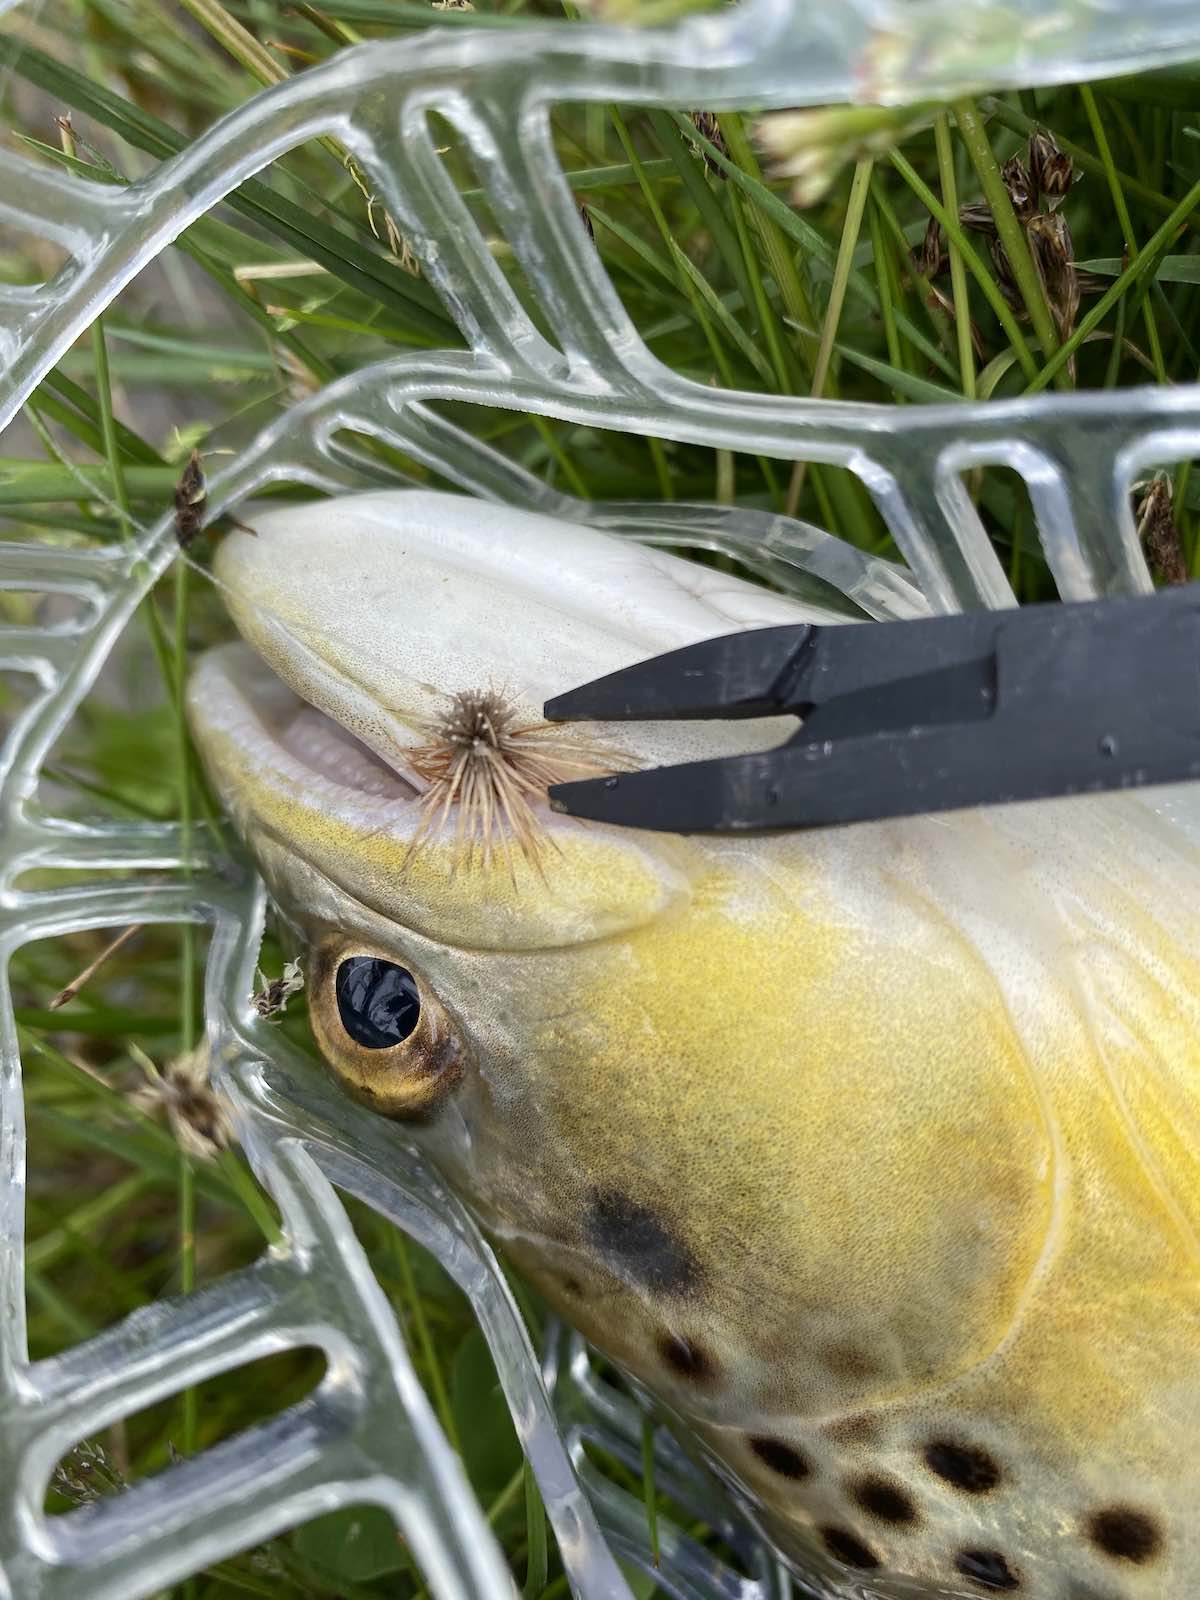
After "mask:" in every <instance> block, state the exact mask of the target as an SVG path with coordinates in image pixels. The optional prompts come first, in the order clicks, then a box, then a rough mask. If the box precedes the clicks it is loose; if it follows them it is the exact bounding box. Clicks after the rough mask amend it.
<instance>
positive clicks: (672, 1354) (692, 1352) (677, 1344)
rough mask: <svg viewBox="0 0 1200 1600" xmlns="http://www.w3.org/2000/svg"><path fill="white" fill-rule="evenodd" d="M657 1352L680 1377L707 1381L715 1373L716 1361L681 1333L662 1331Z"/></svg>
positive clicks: (698, 1381)
mask: <svg viewBox="0 0 1200 1600" xmlns="http://www.w3.org/2000/svg"><path fill="white" fill-rule="evenodd" d="M658 1353H659V1355H660V1356H662V1358H663V1360H664V1361H665V1362H666V1364H667V1366H669V1367H670V1368H671V1369H672V1371H674V1372H677V1373H678V1374H679V1376H680V1377H681V1378H692V1379H694V1380H695V1382H697V1383H707V1382H709V1381H711V1379H713V1378H715V1377H716V1375H717V1366H716V1362H715V1361H714V1360H713V1358H712V1357H711V1356H710V1355H709V1354H708V1352H707V1351H706V1350H704V1349H703V1348H702V1347H701V1346H700V1345H698V1344H696V1343H695V1342H694V1341H693V1340H691V1339H685V1338H684V1337H683V1336H682V1335H681V1334H678V1333H664V1334H663V1335H662V1337H661V1338H660V1339H659V1341H658Z"/></svg>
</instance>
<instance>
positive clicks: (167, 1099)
mask: <svg viewBox="0 0 1200 1600" xmlns="http://www.w3.org/2000/svg"><path fill="white" fill-rule="evenodd" d="M129 1053H130V1055H132V1056H133V1058H134V1060H135V1061H136V1062H137V1063H138V1065H139V1066H140V1067H141V1068H142V1071H143V1072H144V1073H145V1074H146V1077H147V1080H148V1082H147V1083H146V1085H145V1087H144V1088H141V1089H138V1090H137V1091H136V1092H135V1093H134V1094H132V1095H131V1096H130V1103H131V1104H132V1105H134V1106H136V1107H137V1108H138V1110H139V1111H144V1112H146V1113H147V1114H151V1115H152V1114H153V1113H155V1112H156V1111H159V1110H165V1111H166V1113H167V1122H168V1123H169V1124H170V1128H171V1132H172V1133H173V1134H174V1135H175V1138H176V1139H177V1140H178V1142H179V1144H180V1146H181V1147H182V1149H184V1150H186V1151H187V1153H188V1154H189V1155H191V1156H195V1157H197V1158H198V1159H199V1160H201V1161H211V1160H212V1159H213V1158H214V1157H215V1156H216V1155H218V1154H219V1153H220V1151H222V1150H224V1149H226V1148H227V1146H229V1145H231V1144H232V1143H233V1126H232V1124H231V1123H230V1121H229V1115H228V1113H227V1112H226V1110H225V1107H224V1106H223V1105H222V1103H221V1101H220V1100H218V1099H217V1096H216V1094H215V1093H214V1091H213V1087H212V1082H211V1079H210V1071H211V1063H210V1061H209V1054H208V1045H207V1044H200V1045H198V1046H197V1047H196V1049H195V1050H188V1051H186V1052H185V1053H184V1054H183V1055H181V1056H176V1057H175V1059H174V1060H173V1061H168V1062H167V1064H166V1066H165V1067H164V1068H163V1069H162V1071H161V1072H160V1071H159V1070H158V1068H157V1067H156V1066H155V1064H154V1062H153V1061H151V1059H150V1057H149V1056H148V1055H147V1054H146V1053H145V1051H144V1050H141V1049H139V1048H138V1046H137V1045H134V1044H131V1045H130V1046H129Z"/></svg>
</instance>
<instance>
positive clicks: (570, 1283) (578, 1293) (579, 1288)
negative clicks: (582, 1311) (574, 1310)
mask: <svg viewBox="0 0 1200 1600" xmlns="http://www.w3.org/2000/svg"><path fill="white" fill-rule="evenodd" d="M562 1286H563V1288H564V1289H565V1290H566V1291H567V1293H568V1294H569V1295H571V1297H572V1298H573V1299H575V1300H582V1299H583V1285H582V1284H581V1283H580V1281H579V1279H578V1278H571V1277H566V1278H564V1279H563V1281H562Z"/></svg>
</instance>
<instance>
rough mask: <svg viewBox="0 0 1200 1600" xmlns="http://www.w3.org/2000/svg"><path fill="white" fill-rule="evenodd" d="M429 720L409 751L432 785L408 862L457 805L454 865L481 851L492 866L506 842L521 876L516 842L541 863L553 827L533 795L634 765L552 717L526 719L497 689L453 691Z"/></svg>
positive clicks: (469, 861)
mask: <svg viewBox="0 0 1200 1600" xmlns="http://www.w3.org/2000/svg"><path fill="white" fill-rule="evenodd" d="M422 727H423V731H424V732H425V733H427V735H428V738H427V741H426V743H424V744H422V745H418V746H416V748H415V749H410V750H406V751H405V752H404V757H405V761H406V762H407V764H408V765H409V766H410V767H411V768H412V770H413V771H414V772H415V773H416V774H417V776H418V777H420V778H423V779H424V780H425V781H426V783H427V784H428V785H429V787H428V789H427V790H426V792H425V796H424V800H423V802H422V807H421V821H420V823H419V825H418V827H417V831H416V833H415V834H414V836H413V841H412V845H411V847H410V849H409V852H408V858H407V861H408V862H411V861H412V860H413V859H414V858H415V856H416V855H417V854H418V853H419V851H420V849H421V847H422V846H423V845H425V844H426V843H427V842H428V841H429V839H430V838H431V837H432V836H433V835H434V834H435V833H438V832H440V831H441V830H442V828H443V827H444V826H445V824H446V822H447V821H448V820H449V817H450V814H451V812H452V811H457V820H456V824H455V839H454V865H455V869H457V868H458V866H459V865H460V864H465V865H467V866H468V867H469V866H471V865H472V864H473V863H474V862H475V860H476V856H477V855H478V858H479V861H480V864H481V865H482V866H483V867H485V868H486V867H488V866H489V865H490V864H491V861H492V857H493V853H494V848H495V845H496V844H497V842H499V845H500V849H501V850H502V852H503V854H504V857H505V859H506V861H507V862H508V866H509V872H510V874H513V875H514V879H515V873H514V870H513V868H514V864H513V859H512V854H511V850H510V840H515V841H516V844H517V847H518V849H519V850H520V852H521V854H522V855H523V856H524V857H525V859H526V861H528V862H529V863H530V864H531V865H533V866H535V867H537V869H538V870H539V871H541V850H542V847H543V845H544V844H546V843H547V835H546V832H545V829H544V826H543V824H542V822H541V820H540V819H539V817H538V814H537V812H536V811H535V810H534V808H533V804H532V802H533V801H534V800H539V799H541V800H544V799H545V797H546V792H547V790H548V789H549V788H550V786H551V784H555V783H565V782H568V781H569V780H571V779H573V778H578V777H584V776H587V775H589V774H596V773H599V772H611V771H613V769H614V768H615V767H619V766H623V765H628V763H627V762H624V761H623V760H622V759H621V758H620V757H619V756H616V755H614V753H613V752H612V751H607V750H603V749H601V748H600V747H599V746H598V745H593V744H589V743H587V742H586V741H584V740H580V739H572V738H571V737H570V736H569V735H568V734H566V733H565V732H564V731H563V729H562V728H561V727H556V726H555V725H554V724H553V723H549V722H539V723H534V724H531V725H526V726H522V725H521V722H520V719H519V712H518V710H517V706H516V703H515V701H514V700H513V699H512V697H511V696H509V695H508V694H506V693H504V692H503V691H502V690H498V689H485V690H473V689H465V690H461V691H460V692H459V693H457V694H453V695H450V696H448V704H447V707H446V710H445V711H444V712H443V713H442V714H441V715H440V716H438V717H435V718H432V719H430V720H429V721H428V722H426V723H424V724H423V725H422ZM406 864H407V863H406Z"/></svg>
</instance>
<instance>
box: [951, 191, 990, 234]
mask: <svg viewBox="0 0 1200 1600" xmlns="http://www.w3.org/2000/svg"><path fill="white" fill-rule="evenodd" d="M958 220H959V221H960V222H961V223H962V225H963V227H964V228H970V229H971V231H972V232H973V233H986V234H987V236H988V238H989V239H994V238H995V237H996V219H995V217H994V216H993V215H992V208H991V206H989V205H988V203H987V201H986V200H973V201H972V202H971V204H970V205H969V206H959V208H958Z"/></svg>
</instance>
